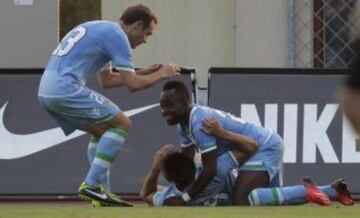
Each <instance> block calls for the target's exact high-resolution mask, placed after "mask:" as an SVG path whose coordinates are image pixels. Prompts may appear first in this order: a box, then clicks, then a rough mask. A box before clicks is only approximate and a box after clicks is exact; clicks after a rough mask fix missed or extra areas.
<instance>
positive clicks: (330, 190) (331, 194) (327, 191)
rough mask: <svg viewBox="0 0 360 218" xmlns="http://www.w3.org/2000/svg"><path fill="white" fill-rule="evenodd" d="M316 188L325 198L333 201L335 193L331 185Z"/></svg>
mask: <svg viewBox="0 0 360 218" xmlns="http://www.w3.org/2000/svg"><path fill="white" fill-rule="evenodd" d="M318 188H319V189H320V190H321V191H323V192H325V194H326V195H327V196H329V198H330V200H335V199H336V195H337V192H336V190H335V189H334V188H333V187H332V186H331V185H324V186H318Z"/></svg>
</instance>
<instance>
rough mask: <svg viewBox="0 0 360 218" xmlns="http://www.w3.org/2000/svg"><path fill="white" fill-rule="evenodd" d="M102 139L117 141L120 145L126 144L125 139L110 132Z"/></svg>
mask: <svg viewBox="0 0 360 218" xmlns="http://www.w3.org/2000/svg"><path fill="white" fill-rule="evenodd" d="M102 137H105V138H108V139H112V140H115V141H117V142H119V143H120V144H122V143H124V141H125V138H124V137H122V136H120V135H118V134H116V133H113V132H110V131H107V132H106V133H105V134H104V135H103V136H102Z"/></svg>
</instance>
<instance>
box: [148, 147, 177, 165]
mask: <svg viewBox="0 0 360 218" xmlns="http://www.w3.org/2000/svg"><path fill="white" fill-rule="evenodd" d="M173 148H174V145H172V144H167V145H164V146H162V147H161V148H160V149H159V150H158V151H157V152H156V153H155V155H154V162H153V168H156V169H160V168H161V167H162V164H163V162H164V159H165V157H166V156H167V155H168V154H170V153H171V152H172V150H173Z"/></svg>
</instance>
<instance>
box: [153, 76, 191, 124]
mask: <svg viewBox="0 0 360 218" xmlns="http://www.w3.org/2000/svg"><path fill="white" fill-rule="evenodd" d="M190 106H191V97H190V93H189V91H188V89H187V88H186V86H185V84H184V83H182V82H180V81H169V82H167V83H165V85H164V87H163V89H162V92H161V94H160V107H161V114H162V116H163V117H164V119H165V120H166V122H167V123H168V125H174V124H177V123H179V122H182V121H184V120H187V119H188V113H189V108H190Z"/></svg>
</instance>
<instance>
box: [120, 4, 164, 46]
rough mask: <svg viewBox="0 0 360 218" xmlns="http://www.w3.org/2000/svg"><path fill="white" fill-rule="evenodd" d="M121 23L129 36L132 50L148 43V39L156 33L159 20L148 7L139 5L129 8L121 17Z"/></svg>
mask: <svg viewBox="0 0 360 218" xmlns="http://www.w3.org/2000/svg"><path fill="white" fill-rule="evenodd" d="M120 23H121V25H122V27H123V29H124V31H125V33H126V34H127V35H128V38H129V41H130V45H131V48H136V47H137V46H138V45H140V44H142V43H146V41H147V38H148V37H149V36H150V35H152V33H153V32H154V31H155V29H156V27H157V24H158V18H157V16H156V14H155V13H154V12H153V11H152V10H151V9H150V8H149V7H147V6H146V5H143V4H138V5H134V6H130V7H128V8H127V9H126V10H125V11H124V13H123V14H122V15H121V17H120Z"/></svg>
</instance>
